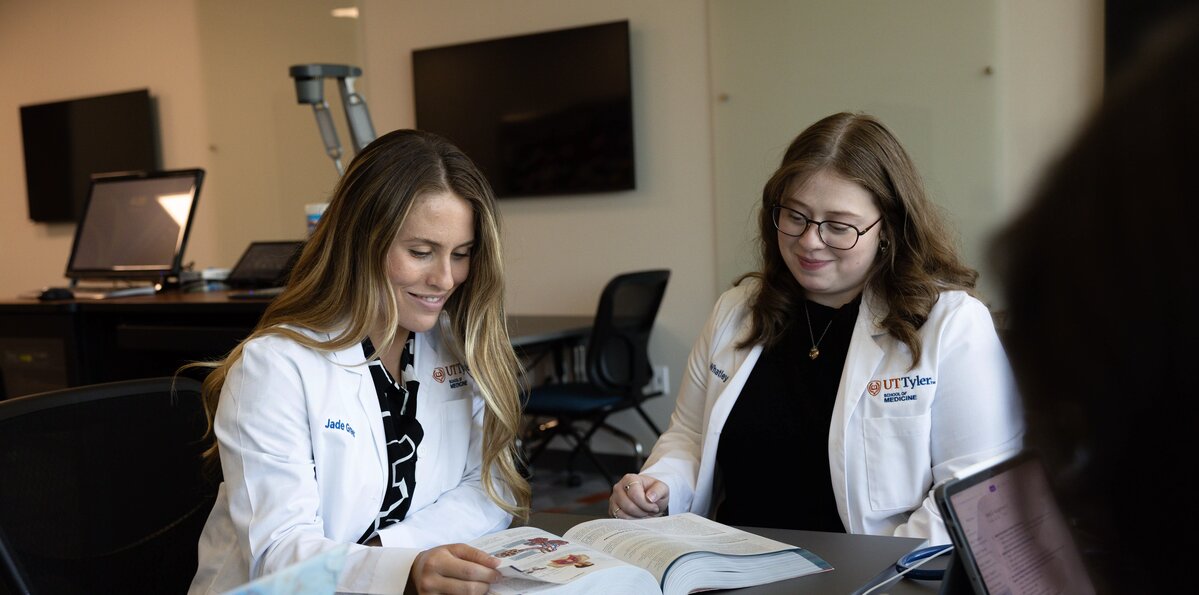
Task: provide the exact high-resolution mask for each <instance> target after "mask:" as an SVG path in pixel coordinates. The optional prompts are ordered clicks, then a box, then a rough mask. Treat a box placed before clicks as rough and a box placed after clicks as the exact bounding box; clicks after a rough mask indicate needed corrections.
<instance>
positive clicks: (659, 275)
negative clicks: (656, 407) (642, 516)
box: [525, 269, 670, 481]
mask: <svg viewBox="0 0 1199 595" xmlns="http://www.w3.org/2000/svg"><path fill="white" fill-rule="evenodd" d="M669 280H670V271H669V270H666V269H658V270H647V271H636V272H629V273H623V274H620V275H617V276H616V277H613V278H612V280H610V281H609V282H608V283H607V285H605V286H604V290H603V293H601V294H600V300H599V307H598V309H597V310H596V315H595V322H594V323H593V328H592V331H591V338H590V340H589V341H588V344H587V354H586V370H587V378H586V379H585V380H584V381H583V382H570V383H561V384H556V383H551V384H545V385H542V386H538V387H534V388H533V389H532V390H530V391H529V394H528V395H527V398H526V400H525V413H526V414H528V415H530V416H534V417H549V418H553V419H555V420H556V423H552V424H540V425H539V427H543V428H547V429H546V430H542V431H539V432H538V435H535V436H531V437H530V442H531V444H532V446H531V447H529V454H528V456H527V463H528V464H529V465H532V463H533V462H534V461H535V460H536V459H537V458H538V457H539V456H540V455H541V454H542V453H543V452H544V451H545V449H546V447H547V446H548V445H549V443H550V441H551V440H553V438H555V437H557V436H561V437H563V438H566V439H568V440H569V441H571V442H573V444H574V449H573V450H572V451H571V453H570V461H569V463H568V467H570V469H568V470H569V471H571V472H572V473H573V462H574V459H575V457H576V456H577V455H578V454H580V453H582V454H584V455H586V456H587V457H588V458H589V459H590V460H591V461H592V463H593V464H594V465H595V466H596V468H597V469H599V471H600V473H601V474H603V475H604V476H605V478H607V479H608V480H609V481H615V479H614V478H615V476H614V475H613V474H611V473H609V472H608V470H607V469H606V468H605V466H604V465H603V463H602V462H601V461H600V460H599V458H598V457H597V456H596V455H595V453H594V452H593V451H592V450H591V447H590V441H591V437H592V436H593V435H594V434H595V433H596V432H597V431H598V430H601V429H602V430H605V431H607V432H608V433H610V434H612V435H614V436H616V437H617V438H620V439H622V440H624V441H626V442H628V443H629V444H630V445H631V446H632V447H633V450H634V459H635V463H634V464H635V465H636V466H640V464H641V459H642V451H643V449H642V446H641V444H640V443H639V442H638V441H637V440H636V439H635V438H634V437H633V436H632V435H631V434H629V433H628V432H626V431H624V430H622V429H620V428H618V427H616V426H614V425H612V424H609V423H607V417H608V416H609V415H610V414H612V413H615V412H617V411H623V410H625V409H633V410H635V411H637V413H638V414H639V415H640V416H641V418H642V419H643V420H645V423H646V424H647V425H649V427H650V429H652V430H653V431H654V433H655V434H661V433H662V432H661V430H659V429H658V426H657V425H656V424H654V421H653V419H651V418H650V416H649V414H648V413H646V412H645V410H644V409H643V408H642V406H641V405H642V402H643V401H644V400H645V399H647V398H649V397H654V396H658V395H661V394H662V393H661V392H658V393H651V394H645V393H644V392H643V391H644V390H645V386H646V384H648V383H649V381H650V378H651V377H652V375H653V367H652V365H651V363H650V359H649V338H650V333H651V331H652V330H653V328H654V321H655V320H656V319H657V316H658V309H659V307H660V306H661V305H662V297H663V296H664V295H665V294H666V285H667V282H668V281H669ZM580 425H581V426H582V427H579V426H580ZM572 480H573V479H572Z"/></svg>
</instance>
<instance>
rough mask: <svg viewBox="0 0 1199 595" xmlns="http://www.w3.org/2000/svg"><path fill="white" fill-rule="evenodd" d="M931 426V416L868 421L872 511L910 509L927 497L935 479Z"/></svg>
mask: <svg viewBox="0 0 1199 595" xmlns="http://www.w3.org/2000/svg"><path fill="white" fill-rule="evenodd" d="M931 428H932V417H931V416H928V415H916V416H907V417H875V418H867V419H866V420H865V427H864V428H863V430H864V433H865V438H866V445H865V447H866V483H867V485H868V488H869V491H870V507H871V508H872V509H873V510H895V509H904V510H911V509H913V508H916V507H917V506H919V505H920V503H921V502H922V501H923V500H924V497H925V496H926V492H927V491H928V490H927V486H928V485H929V483H930V481H931V479H932V459H931V456H930V454H929V431H930V429H931Z"/></svg>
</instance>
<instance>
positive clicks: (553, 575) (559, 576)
mask: <svg viewBox="0 0 1199 595" xmlns="http://www.w3.org/2000/svg"><path fill="white" fill-rule="evenodd" d="M471 545H473V546H475V547H477V548H479V549H481V550H483V551H485V552H487V553H489V554H491V555H493V556H496V557H498V558H500V559H502V560H503V563H502V564H501V565H500V568H499V570H500V572H501V573H502V574H503V575H504V578H503V579H502V580H501V581H499V582H497V583H495V584H493V585H492V588H491V591H490V593H492V594H494V595H515V594H517V593H538V592H542V593H549V592H552V593H554V595H566V594H570V593H594V592H596V591H597V590H602V591H604V592H608V593H657V592H659V591H661V592H662V593H664V594H665V595H677V594H683V593H691V592H693V591H699V590H707V589H734V588H738V587H748V586H752V585H761V584H765V583H771V582H774V581H780V580H784V579H789V578H794V577H798V576H804V575H807V574H814V573H817V572H825V571H828V570H832V569H833V567H832V566H830V565H829V564H828V562H825V561H824V560H822V559H821V558H820V557H819V556H816V555H815V554H813V553H812V552H809V551H807V550H805V549H803V548H800V547H796V546H793V545H788V544H785V543H781V542H778V541H774V540H772V539H767V538H765V537H760V536H758V535H754V534H753V533H748V532H746V531H742V530H740V529H736V528H734V527H729V526H727V525H722V524H720V523H717V522H715V521H711V520H708V519H706V518H704V517H701V516H699V515H696V514H692V513H685V514H680V515H675V516H667V517H658V518H652V519H644V520H637V521H633V520H620V519H596V520H592V521H587V522H584V523H579V524H578V525H575V526H574V527H572V528H571V529H570V530H569V531H567V532H566V533H565V534H563V535H562V536H561V537H559V536H557V535H553V534H550V533H547V532H545V531H543V530H541V529H536V528H533V527H515V528H512V529H507V530H505V531H500V532H499V533H492V534H491V535H486V536H484V537H481V538H479V539H476V540H474V541H472V542H471Z"/></svg>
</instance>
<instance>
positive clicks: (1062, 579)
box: [933, 450, 1095, 595]
mask: <svg viewBox="0 0 1199 595" xmlns="http://www.w3.org/2000/svg"><path fill="white" fill-rule="evenodd" d="M933 497H934V499H935V500H936V502H937V506H938V507H939V508H940V510H941V516H942V517H943V518H944V519H945V525H946V527H948V528H949V534H950V538H951V539H952V540H953V548H954V553H953V556H954V560H953V561H952V563H951V565H950V568H949V570H948V571H947V575H946V582H949V581H950V576H951V575H957V576H955V577H954V578H955V579H958V580H960V576H961V575H964V576H965V577H966V578H967V579H968V582H966V581H963V582H966V584H969V585H970V586H972V587H973V592H974V593H976V594H979V595H987V594H1005V595H1008V594H1010V595H1019V594H1020V593H1078V594H1093V593H1095V587H1094V585H1093V584H1092V583H1091V579H1090V577H1089V576H1088V574H1087V570H1086V567H1085V566H1084V565H1083V561H1082V555H1081V554H1080V553H1079V550H1078V548H1077V546H1076V545H1075V543H1074V538H1073V537H1072V536H1071V534H1070V528H1069V526H1068V525H1067V523H1066V519H1065V517H1064V516H1063V515H1062V512H1061V510H1060V509H1059V508H1058V506H1057V502H1056V501H1055V500H1054V497H1053V493H1052V491H1051V490H1050V485H1049V479H1048V476H1047V475H1046V473H1045V468H1044V465H1042V463H1041V461H1040V459H1039V458H1038V457H1037V455H1036V454H1035V453H1034V452H1032V451H1029V450H1024V451H1021V452H1020V453H1018V454H1017V455H1015V456H1012V457H1010V458H1007V459H1004V460H1001V461H999V462H998V463H993V464H990V465H989V466H986V467H984V468H982V469H981V470H978V471H975V472H972V473H969V474H967V475H964V476H962V477H958V478H954V479H951V480H949V481H947V482H945V483H942V484H940V485H938V486H937V487H936V489H935V490H934V491H933ZM942 592H946V591H945V590H944V589H943V591H942Z"/></svg>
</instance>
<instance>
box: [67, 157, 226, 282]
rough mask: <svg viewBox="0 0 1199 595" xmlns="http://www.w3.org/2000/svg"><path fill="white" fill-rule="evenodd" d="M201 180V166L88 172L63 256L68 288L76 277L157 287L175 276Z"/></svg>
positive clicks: (179, 265) (78, 279)
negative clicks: (80, 213)
mask: <svg viewBox="0 0 1199 595" xmlns="http://www.w3.org/2000/svg"><path fill="white" fill-rule="evenodd" d="M203 179H204V170H201V169H183V170H171V171H156V172H134V173H124V174H116V175H102V176H97V177H94V178H93V179H92V182H91V191H90V192H89V194H88V199H87V203H86V204H85V206H84V211H83V216H82V217H81V218H80V221H79V225H78V227H77V228H76V230H75V242H74V244H73V245H72V247H71V257H70V259H69V260H68V261H67V271H66V276H67V277H68V278H69V279H71V285H72V287H75V286H77V285H78V283H79V282H80V281H82V280H106V281H130V282H142V286H154V285H157V286H161V285H162V284H163V283H165V282H166V281H167V279H169V278H177V277H178V276H179V274H180V272H181V270H182V268H183V251H184V248H185V247H186V246H187V236H188V233H189V232H190V230H191V221H192V216H193V215H194V214H195V212H196V203H197V201H198V199H199V196H200V185H201V183H202V182H203ZM76 293H77V294H78V293H79V292H78V291H77V292H76ZM76 297H81V296H79V295H76Z"/></svg>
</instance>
